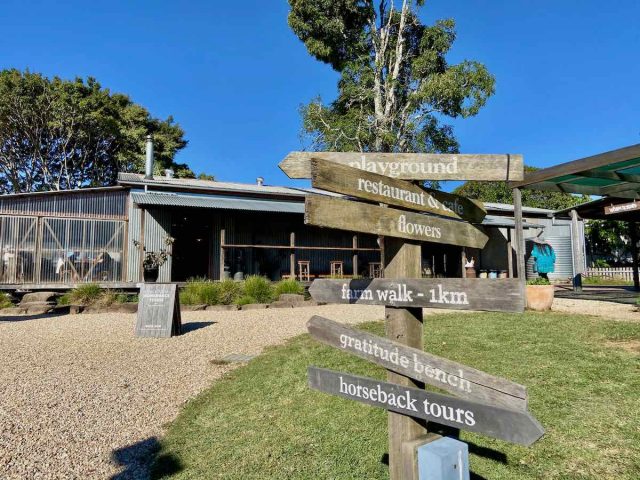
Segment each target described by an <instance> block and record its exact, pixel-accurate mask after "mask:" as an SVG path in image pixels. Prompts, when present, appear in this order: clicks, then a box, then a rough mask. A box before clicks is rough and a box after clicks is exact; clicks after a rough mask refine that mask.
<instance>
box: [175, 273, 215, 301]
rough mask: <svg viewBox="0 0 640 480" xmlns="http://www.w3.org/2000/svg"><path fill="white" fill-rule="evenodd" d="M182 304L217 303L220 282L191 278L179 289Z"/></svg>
mask: <svg viewBox="0 0 640 480" xmlns="http://www.w3.org/2000/svg"><path fill="white" fill-rule="evenodd" d="M180 303H182V304H184V305H217V304H218V303H220V284H218V283H216V282H212V281H210V280H202V279H192V280H189V281H188V282H187V283H186V285H185V286H184V287H183V288H182V290H180Z"/></svg>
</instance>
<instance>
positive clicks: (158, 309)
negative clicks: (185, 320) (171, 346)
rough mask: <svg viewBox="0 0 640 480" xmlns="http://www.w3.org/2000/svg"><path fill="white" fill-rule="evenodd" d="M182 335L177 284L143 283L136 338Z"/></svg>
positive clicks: (139, 301)
mask: <svg viewBox="0 0 640 480" xmlns="http://www.w3.org/2000/svg"><path fill="white" fill-rule="evenodd" d="M181 333H182V317H181V316H180V298H179V296H178V286H177V285H176V284H175V283H143V284H142V286H141V287H140V296H139V300H138V318H137V320H136V331H135V334H136V337H156V338H167V337H174V336H176V335H180V334H181Z"/></svg>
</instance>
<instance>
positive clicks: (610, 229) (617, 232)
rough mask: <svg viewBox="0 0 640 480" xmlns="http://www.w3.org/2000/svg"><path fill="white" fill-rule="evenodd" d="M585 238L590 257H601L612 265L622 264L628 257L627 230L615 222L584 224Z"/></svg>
mask: <svg viewBox="0 0 640 480" xmlns="http://www.w3.org/2000/svg"><path fill="white" fill-rule="evenodd" d="M585 238H586V240H587V248H588V249H589V252H590V253H591V255H594V256H596V255H597V256H603V257H607V258H609V259H611V260H612V261H613V262H614V263H622V262H623V261H624V259H625V258H626V257H627V256H628V255H630V251H631V244H630V242H629V228H628V226H627V225H626V223H625V222H621V221H615V220H589V221H587V222H586V224H585Z"/></svg>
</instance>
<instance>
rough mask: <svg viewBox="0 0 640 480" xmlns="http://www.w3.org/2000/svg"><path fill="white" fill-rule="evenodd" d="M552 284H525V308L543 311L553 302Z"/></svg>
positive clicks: (548, 308) (553, 288)
mask: <svg viewBox="0 0 640 480" xmlns="http://www.w3.org/2000/svg"><path fill="white" fill-rule="evenodd" d="M554 290H555V287H554V286H553V285H527V309H528V310H536V311H538V312H545V311H547V310H551V305H552V304H553V292H554Z"/></svg>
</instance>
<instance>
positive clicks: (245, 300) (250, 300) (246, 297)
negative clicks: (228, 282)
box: [235, 295, 266, 306]
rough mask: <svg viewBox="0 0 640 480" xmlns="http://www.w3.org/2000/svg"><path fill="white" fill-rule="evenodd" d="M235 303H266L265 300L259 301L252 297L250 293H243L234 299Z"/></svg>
mask: <svg viewBox="0 0 640 480" xmlns="http://www.w3.org/2000/svg"><path fill="white" fill-rule="evenodd" d="M235 303H236V305H240V306H242V305H251V304H252V303H266V302H260V301H258V300H257V299H256V298H254V297H252V296H251V295H243V296H241V297H240V298H238V299H237V300H236V302H235Z"/></svg>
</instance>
